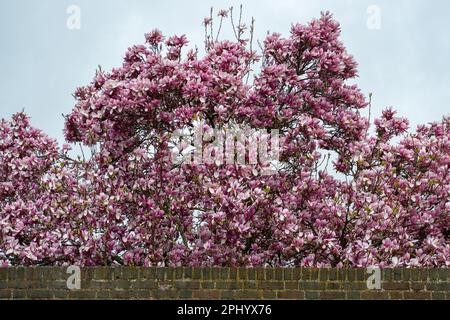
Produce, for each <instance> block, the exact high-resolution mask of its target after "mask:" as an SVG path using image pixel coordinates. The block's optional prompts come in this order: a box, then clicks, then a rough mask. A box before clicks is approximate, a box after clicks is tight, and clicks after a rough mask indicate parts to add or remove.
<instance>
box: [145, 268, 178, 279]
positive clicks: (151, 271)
mask: <svg viewBox="0 0 450 320" xmlns="http://www.w3.org/2000/svg"><path fill="white" fill-rule="evenodd" d="M180 270H182V269H181V268H180ZM139 274H140V277H141V279H146V280H156V269H155V268H142V269H141V270H140V273H139ZM182 277H183V273H181V274H179V275H178V276H177V278H182Z"/></svg>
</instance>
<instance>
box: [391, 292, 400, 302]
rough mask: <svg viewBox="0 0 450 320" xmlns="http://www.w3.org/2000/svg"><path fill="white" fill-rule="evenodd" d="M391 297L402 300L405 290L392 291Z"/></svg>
mask: <svg viewBox="0 0 450 320" xmlns="http://www.w3.org/2000/svg"><path fill="white" fill-rule="evenodd" d="M389 298H390V299H392V300H402V299H403V291H390V292H389Z"/></svg>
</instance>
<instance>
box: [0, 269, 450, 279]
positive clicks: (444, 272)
mask: <svg viewBox="0 0 450 320" xmlns="http://www.w3.org/2000/svg"><path fill="white" fill-rule="evenodd" d="M438 272H439V280H440V281H448V280H449V273H450V268H440V269H439V270H438ZM0 279H1V277H0Z"/></svg>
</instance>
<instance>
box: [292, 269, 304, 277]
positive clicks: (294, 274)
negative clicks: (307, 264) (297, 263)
mask: <svg viewBox="0 0 450 320" xmlns="http://www.w3.org/2000/svg"><path fill="white" fill-rule="evenodd" d="M300 279H302V268H295V269H294V270H292V280H300Z"/></svg>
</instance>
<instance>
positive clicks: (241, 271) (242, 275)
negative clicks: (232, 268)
mask: <svg viewBox="0 0 450 320" xmlns="http://www.w3.org/2000/svg"><path fill="white" fill-rule="evenodd" d="M248 270H249V269H247V268H238V279H239V280H248Z"/></svg>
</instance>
